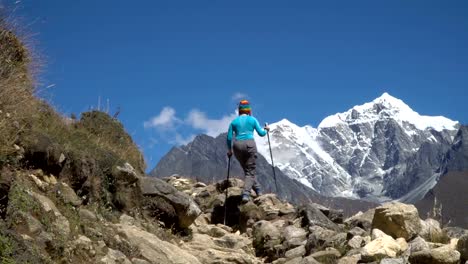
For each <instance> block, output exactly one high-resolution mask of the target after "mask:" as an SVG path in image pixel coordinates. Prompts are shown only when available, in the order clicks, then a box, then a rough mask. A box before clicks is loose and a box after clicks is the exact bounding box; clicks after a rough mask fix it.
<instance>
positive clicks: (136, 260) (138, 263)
mask: <svg viewBox="0 0 468 264" xmlns="http://www.w3.org/2000/svg"><path fill="white" fill-rule="evenodd" d="M132 264H151V263H149V262H148V261H146V260H144V259H139V258H132Z"/></svg>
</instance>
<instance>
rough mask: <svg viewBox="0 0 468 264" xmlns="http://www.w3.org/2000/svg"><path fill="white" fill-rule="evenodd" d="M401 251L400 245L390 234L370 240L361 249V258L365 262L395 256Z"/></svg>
mask: <svg viewBox="0 0 468 264" xmlns="http://www.w3.org/2000/svg"><path fill="white" fill-rule="evenodd" d="M400 252H401V247H400V245H399V244H398V243H397V242H396V241H395V239H393V238H392V237H391V236H388V235H385V236H381V237H378V238H376V239H375V240H372V241H371V242H370V243H369V244H367V245H366V246H364V248H363V249H362V252H361V253H362V259H363V260H364V261H367V262H371V261H376V260H379V259H382V258H386V257H390V258H395V257H396V256H397V255H398V254H399V253H400Z"/></svg>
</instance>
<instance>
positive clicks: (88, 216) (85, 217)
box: [78, 208, 97, 222]
mask: <svg viewBox="0 0 468 264" xmlns="http://www.w3.org/2000/svg"><path fill="white" fill-rule="evenodd" d="M78 214H79V215H80V219H81V220H82V221H88V222H94V221H97V217H96V215H95V214H94V213H93V212H91V211H90V210H88V209H84V208H80V210H79V211H78Z"/></svg>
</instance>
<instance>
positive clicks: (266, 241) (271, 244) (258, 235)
mask: <svg viewBox="0 0 468 264" xmlns="http://www.w3.org/2000/svg"><path fill="white" fill-rule="evenodd" d="M252 236H253V237H252V239H253V246H254V248H255V250H256V253H257V255H259V256H267V257H270V258H273V257H274V256H275V255H276V250H275V246H277V245H280V244H281V233H280V231H279V230H278V228H276V226H275V225H273V224H272V223H270V222H268V221H265V220H261V221H258V222H257V223H255V224H254V225H253V230H252Z"/></svg>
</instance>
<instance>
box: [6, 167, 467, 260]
mask: <svg viewBox="0 0 468 264" xmlns="http://www.w3.org/2000/svg"><path fill="white" fill-rule="evenodd" d="M2 175H4V174H2ZM113 175H114V176H115V178H116V185H126V186H127V187H130V186H134V187H135V188H134V189H132V190H133V192H134V194H133V195H132V196H131V197H127V198H125V199H122V202H123V203H125V204H132V203H133V202H134V201H133V200H134V199H138V200H140V201H142V202H141V204H139V205H134V207H133V208H132V210H127V211H125V212H124V211H121V210H112V209H110V208H109V209H108V210H106V209H105V208H100V207H98V206H97V204H93V203H91V204H90V203H88V204H86V203H84V200H85V199H86V198H85V197H82V196H79V195H77V194H76V193H75V192H74V190H73V189H72V188H71V187H69V185H67V184H66V183H64V182H62V181H61V180H60V179H58V180H57V179H56V178H55V177H54V176H53V175H50V174H46V173H44V172H43V171H42V170H34V171H17V172H16V173H14V174H13V175H11V177H12V178H13V179H12V181H13V184H12V186H11V187H10V189H9V193H8V200H9V202H8V204H7V208H8V209H7V214H6V215H5V217H4V220H2V221H0V223H1V224H0V231H1V233H0V249H1V250H0V258H1V259H2V263H84V262H87V263H103V264H104V263H105V264H114V263H126V264H132V263H134V264H148V263H181V264H182V263H213V264H214V263H218V264H221V263H226V264H227V263H246V264H247V263H277V264H278V263H288V264H293V263H346V264H349V263H358V262H359V263H379V262H380V261H381V262H380V263H459V262H460V261H466V260H468V230H463V229H460V228H444V229H442V228H441V227H440V225H439V223H438V222H437V221H435V220H433V219H426V220H424V221H423V220H421V219H420V217H419V214H418V211H417V209H416V208H415V207H414V206H412V205H406V204H402V203H397V202H394V203H388V204H384V205H383V206H380V207H377V208H375V209H371V210H369V211H366V212H365V213H361V212H360V213H358V214H356V215H354V216H352V217H350V218H346V219H345V218H344V217H343V213H342V211H339V210H333V209H329V208H326V207H324V206H321V205H317V204H307V205H305V206H301V207H295V206H293V205H292V204H289V203H287V202H283V201H281V200H280V199H278V198H277V197H276V195H274V194H266V195H262V196H259V197H255V196H254V197H253V198H254V199H253V200H252V201H250V202H248V203H246V204H241V203H240V201H241V196H240V195H241V186H242V185H243V182H242V181H241V180H239V179H232V180H230V181H229V182H226V181H221V182H217V183H215V184H210V185H207V184H204V183H201V182H197V181H194V180H193V179H188V178H180V177H168V178H166V179H165V180H164V181H162V180H159V179H156V178H152V177H146V176H144V175H141V174H139V173H138V172H136V170H134V169H133V168H132V167H131V166H130V165H129V164H128V163H127V164H125V165H124V166H122V167H120V166H118V167H116V168H115V170H114V172H113ZM226 188H227V189H226ZM226 194H227V196H226ZM225 215H226V217H224V216H225Z"/></svg>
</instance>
